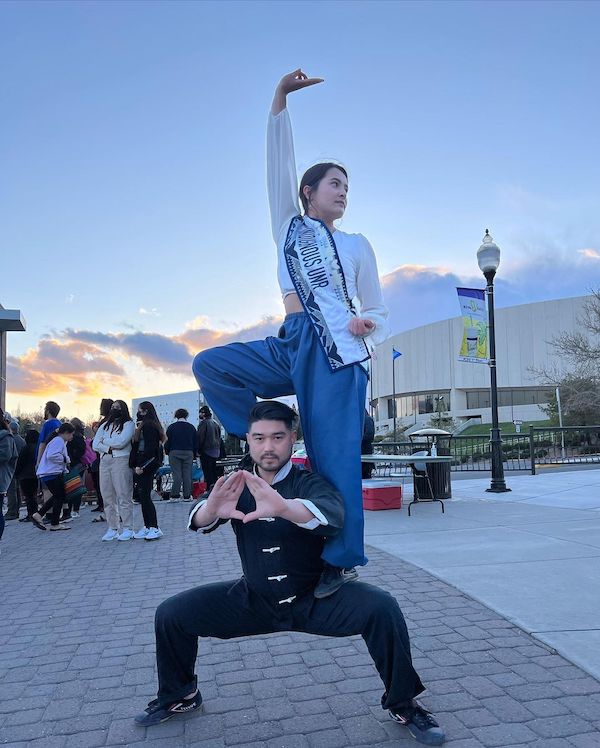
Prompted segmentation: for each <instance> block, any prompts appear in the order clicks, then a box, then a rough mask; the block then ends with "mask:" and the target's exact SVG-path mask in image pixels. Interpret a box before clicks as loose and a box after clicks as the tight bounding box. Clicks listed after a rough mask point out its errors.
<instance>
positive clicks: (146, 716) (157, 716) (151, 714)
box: [135, 691, 202, 727]
mask: <svg viewBox="0 0 600 748" xmlns="http://www.w3.org/2000/svg"><path fill="white" fill-rule="evenodd" d="M201 706H202V696H201V695H200V691H196V693H195V694H194V695H193V696H190V698H189V699H180V700H179V701H175V702H173V703H172V704H169V705H168V706H159V705H158V699H154V701H151V702H150V703H149V704H148V706H147V707H146V709H145V710H144V712H143V713H142V714H138V715H137V716H136V717H135V721H136V723H137V724H138V725H142V727H152V725H159V724H160V723H161V722H166V721H167V720H168V719H171V718H172V717H176V716H177V715H178V714H187V713H188V712H193V711H195V710H196V709H200V707H201Z"/></svg>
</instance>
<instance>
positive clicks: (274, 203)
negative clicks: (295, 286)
mask: <svg viewBox="0 0 600 748" xmlns="http://www.w3.org/2000/svg"><path fill="white" fill-rule="evenodd" d="M321 81H322V79H321V78H308V77H307V76H306V75H305V74H304V73H303V72H302V71H301V70H295V71H294V72H293V73H288V74H287V75H284V76H283V78H282V79H281V80H280V81H279V83H278V85H277V88H276V90H275V96H274V97H273V105H272V107H271V114H270V116H269V125H268V128H267V192H268V196H269V208H270V211H271V230H272V233H273V239H274V240H275V243H276V244H277V243H278V241H279V239H280V235H281V232H282V230H283V229H284V228H285V227H287V226H288V225H289V222H290V221H291V219H292V218H293V217H294V216H297V215H298V214H299V213H300V203H299V199H298V176H297V174H296V157H295V155H294V139H293V136H292V124H291V122H290V118H289V115H288V112H287V110H286V98H287V95H288V94H289V93H291V92H292V91H297V90H298V89H300V88H306V87H307V86H313V85H315V84H316V83H321Z"/></svg>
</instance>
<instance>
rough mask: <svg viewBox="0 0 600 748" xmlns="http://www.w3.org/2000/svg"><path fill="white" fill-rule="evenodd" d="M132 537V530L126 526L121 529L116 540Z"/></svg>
mask: <svg viewBox="0 0 600 748" xmlns="http://www.w3.org/2000/svg"><path fill="white" fill-rule="evenodd" d="M132 538H133V530H130V529H129V528H128V527H126V528H125V529H124V530H121V532H120V534H119V537H118V538H117V540H131V539H132Z"/></svg>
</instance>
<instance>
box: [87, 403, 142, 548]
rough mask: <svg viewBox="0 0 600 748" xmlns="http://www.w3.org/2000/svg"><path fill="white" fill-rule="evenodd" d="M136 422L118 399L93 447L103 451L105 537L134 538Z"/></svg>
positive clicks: (101, 476)
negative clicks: (131, 462)
mask: <svg viewBox="0 0 600 748" xmlns="http://www.w3.org/2000/svg"><path fill="white" fill-rule="evenodd" d="M134 432H135V424H134V423H133V421H132V419H131V416H130V415H129V408H128V407H127V403H126V402H124V401H123V400H115V401H114V403H113V404H112V407H111V409H110V413H109V415H108V418H107V419H106V421H105V422H104V423H103V424H102V426H100V427H99V428H98V431H96V436H94V441H93V442H92V448H93V449H94V451H96V452H98V453H99V454H100V490H101V491H102V498H103V500H104V513H105V515H106V522H107V524H108V530H107V531H106V532H105V533H104V535H103V536H102V540H105V541H109V540H131V539H132V538H133V472H132V470H131V468H130V467H129V454H130V452H131V442H132V439H133V435H134Z"/></svg>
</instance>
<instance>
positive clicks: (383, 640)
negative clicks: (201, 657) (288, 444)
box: [155, 462, 424, 709]
mask: <svg viewBox="0 0 600 748" xmlns="http://www.w3.org/2000/svg"><path fill="white" fill-rule="evenodd" d="M272 488H274V489H275V490H276V491H277V492H278V493H279V494H281V496H283V497H284V498H287V499H292V498H299V499H300V500H303V501H304V502H305V503H306V504H307V506H309V508H310V509H311V511H312V512H313V513H314V514H315V516H316V517H317V521H319V520H320V521H321V522H323V520H324V521H325V522H326V524H320V525H318V526H317V527H316V528H315V529H307V528H306V526H299V525H296V524H294V523H293V522H289V521H287V520H285V519H281V518H267V519H262V520H255V521H253V522H249V523H247V524H244V523H243V522H241V521H240V520H236V519H234V520H231V524H232V526H233V531H234V533H235V536H236V540H237V546H238V552H239V554H240V559H241V562H242V568H243V572H244V575H243V576H242V578H241V579H238V580H233V581H229V582H217V583H215V584H207V585H204V586H202V587H196V588H195V589H192V590H188V591H186V592H182V593H180V594H179V595H175V596H174V597H171V598H169V599H168V600H165V602H163V603H162V604H161V605H160V606H159V607H158V609H157V611H156V620H155V627H156V657H157V663H158V680H159V691H158V703H159V704H161V705H163V704H164V705H166V704H169V703H171V702H173V701H176V700H178V699H182V698H184V697H185V696H188V695H189V694H191V693H193V692H194V691H195V689H196V687H197V678H196V675H195V674H194V666H195V662H196V655H197V651H198V637H201V636H202V637H205V636H212V637H216V638H218V639H230V638H233V637H238V636H251V635H253V634H267V633H272V632H276V631H302V632H306V633H310V634H319V635H322V636H352V635H355V634H361V635H362V637H363V639H364V640H365V642H366V644H367V647H368V649H369V652H370V653H371V657H372V658H373V660H374V662H375V665H376V667H377V670H378V671H379V674H380V676H381V679H382V680H383V682H384V685H385V693H384V695H383V697H382V702H381V703H382V706H383V707H384V708H385V709H393V708H395V707H396V706H399V705H402V704H406V703H407V702H410V700H411V699H412V698H413V697H414V696H416V695H417V694H419V693H421V692H422V691H423V690H424V686H423V684H422V683H421V681H420V679H419V676H418V675H417V673H416V671H415V670H414V668H413V666H412V661H411V655H410V642H409V637H408V632H407V629H406V624H405V622H404V617H403V615H402V612H401V611H400V608H399V606H398V603H397V602H396V600H395V599H394V598H393V597H392V596H391V595H390V594H388V593H387V592H384V591H383V590H381V589H379V588H378V587H374V586H372V585H369V584H365V583H363V582H351V583H348V584H345V585H343V586H342V587H341V588H340V589H339V590H338V591H337V592H336V593H335V594H334V595H331V596H330V597H327V598H324V599H320V600H318V599H316V598H315V597H314V595H313V590H314V587H315V586H316V584H317V583H318V581H319V577H320V575H321V572H322V569H323V561H322V560H321V552H322V549H323V543H324V540H325V537H326V536H327V535H332V534H334V533H336V532H337V531H338V530H339V529H340V527H341V526H342V523H343V514H344V509H343V501H342V497H341V496H340V495H339V494H338V493H337V492H336V491H335V490H334V489H333V487H332V486H331V484H329V483H328V482H327V481H326V480H325V479H324V478H322V477H321V476H319V475H317V474H315V473H311V472H308V471H305V470H299V469H298V468H296V467H295V466H292V464H291V462H289V463H288V464H287V465H286V466H285V467H284V468H282V469H281V470H280V472H279V473H278V474H277V476H276V477H275V480H274V482H273V484H272ZM201 503H202V502H201ZM201 503H200V504H197V505H196V506H194V507H193V508H192V510H191V512H190V523H191V520H192V517H193V515H194V513H195V511H196V510H197V509H198V508H199V507H200V506H201ZM311 505H312V506H311ZM237 508H238V509H239V510H240V511H242V512H244V513H245V514H246V513H249V512H251V511H254V510H255V508H256V502H255V501H254V498H253V496H252V494H251V493H250V491H249V490H248V488H247V487H246V488H245V489H244V491H243V492H242V494H241V495H240V498H239V501H238V504H237ZM227 521H228V520H217V521H216V522H215V523H214V524H213V525H211V526H209V527H205V528H200V529H201V530H202V532H203V533H207V532H212V531H213V530H215V529H216V528H217V527H218V526H219V525H221V524H224V523H225V522H227ZM315 523H316V521H315V520H313V521H312V523H307V524H309V525H311V526H312V524H315Z"/></svg>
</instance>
